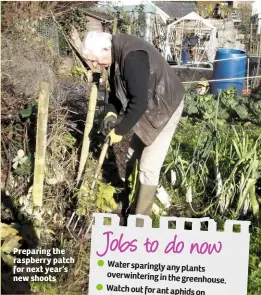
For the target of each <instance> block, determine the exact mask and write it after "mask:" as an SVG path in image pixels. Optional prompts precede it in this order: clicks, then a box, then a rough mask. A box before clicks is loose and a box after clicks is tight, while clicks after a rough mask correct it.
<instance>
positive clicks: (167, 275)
mask: <svg viewBox="0 0 261 295" xmlns="http://www.w3.org/2000/svg"><path fill="white" fill-rule="evenodd" d="M94 216H95V225H93V227H92V241H91V257H90V276H89V295H99V294H100V295H116V294H126V295H131V294H145V295H146V294H175V295H221V294H222V295H233V294H235V295H247V277H248V255H249V239H250V234H249V225H250V222H249V221H237V220H227V221H226V222H225V225H224V231H222V232H220V231H217V225H216V222H215V221H214V220H213V219H209V218H201V219H197V218H180V217H179V218H178V217H161V218H160V227H159V228H152V220H151V219H150V218H149V217H148V216H141V215H136V216H130V217H129V219H128V226H127V227H123V226H119V217H118V216H117V215H115V214H94ZM104 217H110V218H111V225H103V223H104ZM137 217H141V218H144V227H137V228H136V218H137ZM169 221H172V222H175V223H176V228H175V229H171V228H168V224H169ZM185 222H188V223H191V224H192V230H186V229H184V227H185ZM203 222H205V223H208V228H207V230H206V231H203V230H201V224H202V223H203ZM234 224H239V225H240V227H241V231H240V232H233V225H234Z"/></svg>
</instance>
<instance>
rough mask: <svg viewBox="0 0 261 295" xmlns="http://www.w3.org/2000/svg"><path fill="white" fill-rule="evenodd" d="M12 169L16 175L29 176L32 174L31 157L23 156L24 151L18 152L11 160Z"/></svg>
mask: <svg viewBox="0 0 261 295" xmlns="http://www.w3.org/2000/svg"><path fill="white" fill-rule="evenodd" d="M13 163H14V164H13V168H14V173H15V174H16V175H21V176H30V175H31V173H32V155H31V154H29V155H28V156H24V151H23V150H19V151H18V152H17V156H16V157H15V158H14V159H13Z"/></svg>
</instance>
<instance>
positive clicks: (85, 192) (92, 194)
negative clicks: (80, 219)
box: [73, 179, 117, 216]
mask: <svg viewBox="0 0 261 295" xmlns="http://www.w3.org/2000/svg"><path fill="white" fill-rule="evenodd" d="M95 182H96V183H97V185H98V189H97V190H92V189H91V188H90V187H89V186H88V185H84V186H82V187H81V189H79V190H77V191H76V192H75V194H74V196H73V197H77V199H78V209H77V211H76V213H77V215H79V216H80V215H86V214H87V212H88V211H89V210H90V207H93V206H97V208H98V209H99V210H101V211H106V212H111V211H112V210H115V209H117V203H116V202H115V200H114V198H113V196H114V194H115V192H116V189H115V188H114V187H113V186H111V185H109V184H105V183H103V182H101V181H100V180H98V179H95Z"/></svg>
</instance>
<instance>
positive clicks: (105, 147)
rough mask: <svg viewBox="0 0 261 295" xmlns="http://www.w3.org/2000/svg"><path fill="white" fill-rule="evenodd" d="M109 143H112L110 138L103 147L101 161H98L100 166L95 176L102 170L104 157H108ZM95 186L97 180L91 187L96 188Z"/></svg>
mask: <svg viewBox="0 0 261 295" xmlns="http://www.w3.org/2000/svg"><path fill="white" fill-rule="evenodd" d="M109 145H110V144H109V139H107V140H106V142H105V143H104V145H103V147H102V151H101V155H100V157H99V162H98V166H97V168H96V171H95V174H94V178H97V177H98V175H99V173H100V171H101V168H102V165H103V162H104V159H105V157H106V154H107V151H108V148H109ZM94 186H95V180H94V181H93V183H92V186H91V188H92V189H94Z"/></svg>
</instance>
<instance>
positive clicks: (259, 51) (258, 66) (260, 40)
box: [254, 32, 261, 88]
mask: <svg viewBox="0 0 261 295" xmlns="http://www.w3.org/2000/svg"><path fill="white" fill-rule="evenodd" d="M257 55H258V60H257V68H256V76H259V71H260V61H261V32H260V34H259V45H258V54H257ZM259 81H260V78H256V79H255V83H254V88H255V87H258V84H259Z"/></svg>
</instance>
